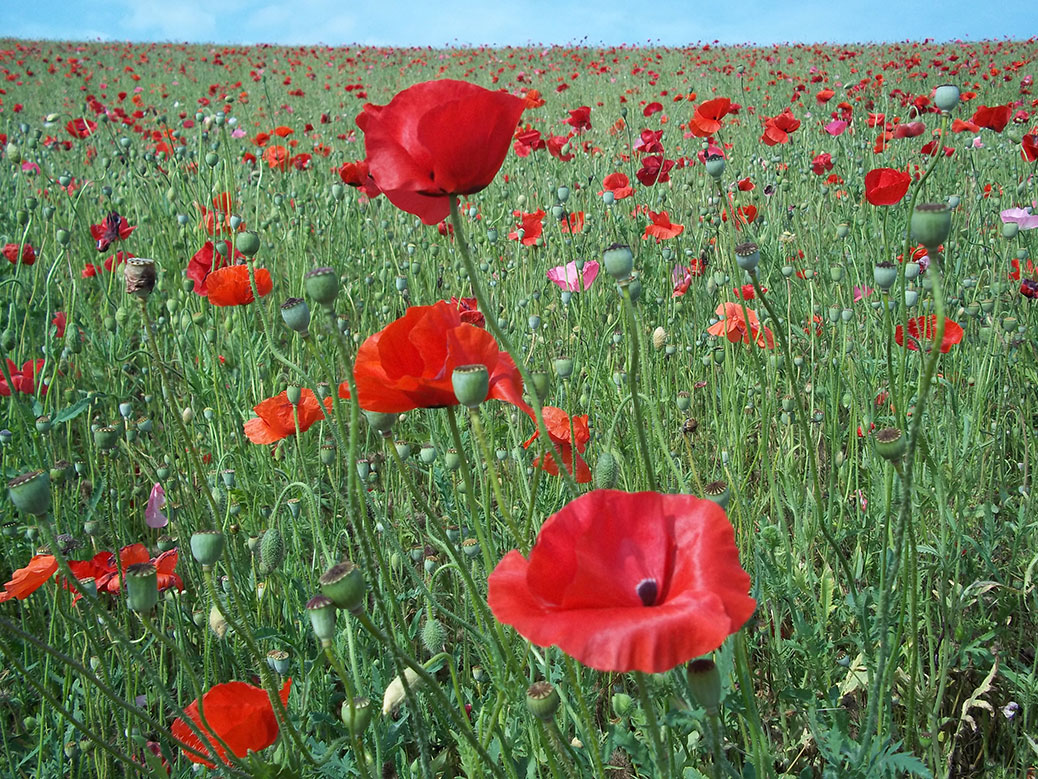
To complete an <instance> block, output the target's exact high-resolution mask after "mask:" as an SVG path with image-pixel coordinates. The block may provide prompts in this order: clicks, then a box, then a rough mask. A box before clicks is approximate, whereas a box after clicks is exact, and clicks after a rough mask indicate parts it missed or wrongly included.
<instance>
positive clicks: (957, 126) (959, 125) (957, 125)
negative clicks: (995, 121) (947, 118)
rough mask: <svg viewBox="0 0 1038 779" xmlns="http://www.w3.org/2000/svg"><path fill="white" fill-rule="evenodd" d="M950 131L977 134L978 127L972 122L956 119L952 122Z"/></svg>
mask: <svg viewBox="0 0 1038 779" xmlns="http://www.w3.org/2000/svg"><path fill="white" fill-rule="evenodd" d="M951 131H952V132H953V133H965V132H970V133H979V132H980V126H979V125H976V124H974V123H973V122H968V121H963V120H962V119H956V120H955V121H953V122H952V126H951Z"/></svg>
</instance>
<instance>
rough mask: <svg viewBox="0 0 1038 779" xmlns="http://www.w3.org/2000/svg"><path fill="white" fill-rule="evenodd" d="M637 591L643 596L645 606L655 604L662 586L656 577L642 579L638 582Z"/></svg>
mask: <svg viewBox="0 0 1038 779" xmlns="http://www.w3.org/2000/svg"><path fill="white" fill-rule="evenodd" d="M636 592H637V593H638V597H639V598H641V601H642V605H643V606H655V605H656V598H657V596H658V595H659V592H660V588H659V585H658V584H656V580H655V579H642V580H641V581H640V582H638V587H637V588H636Z"/></svg>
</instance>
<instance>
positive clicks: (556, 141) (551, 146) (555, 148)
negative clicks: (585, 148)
mask: <svg viewBox="0 0 1038 779" xmlns="http://www.w3.org/2000/svg"><path fill="white" fill-rule="evenodd" d="M569 139H570V136H568V135H553V136H551V137H550V138H548V140H547V141H546V142H545V145H546V146H547V147H548V154H550V155H551V156H552V157H554V158H555V159H557V160H558V161H559V162H569V161H570V160H572V159H573V158H574V157H576V156H577V155H576V154H574V153H573V152H570V153H569V154H566V153H564V152H563V151H562V149H563V147H564V146H565V145H566V144H567V143H569Z"/></svg>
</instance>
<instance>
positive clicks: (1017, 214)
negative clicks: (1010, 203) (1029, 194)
mask: <svg viewBox="0 0 1038 779" xmlns="http://www.w3.org/2000/svg"><path fill="white" fill-rule="evenodd" d="M1000 216H1001V217H1002V221H1003V222H1004V223H1005V224H1009V223H1011V222H1012V223H1015V224H1017V225H1019V226H1020V229H1021V230H1033V229H1034V228H1035V227H1038V215H1036V214H1032V213H1031V209H1030V208H1007V209H1006V210H1005V211H1003V212H1002V213H1001V214H1000Z"/></svg>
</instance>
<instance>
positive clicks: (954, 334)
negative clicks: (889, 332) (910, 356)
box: [894, 314, 963, 354]
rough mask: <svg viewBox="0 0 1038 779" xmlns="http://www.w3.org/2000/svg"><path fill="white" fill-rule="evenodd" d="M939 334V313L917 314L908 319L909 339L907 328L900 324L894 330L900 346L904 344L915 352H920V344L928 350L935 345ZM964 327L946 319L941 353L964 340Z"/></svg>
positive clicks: (895, 338) (945, 352) (946, 351)
mask: <svg viewBox="0 0 1038 779" xmlns="http://www.w3.org/2000/svg"><path fill="white" fill-rule="evenodd" d="M935 335H937V315H936V314H930V316H917V317H915V318H913V319H909V320H908V340H907V341H906V340H905V329H904V327H903V326H902V325H898V326H897V328H896V329H895V330H894V340H895V341H897V344H898V346H903V347H905V348H906V349H909V350H911V351H913V352H918V351H919V347H920V345H922V346H923V347H924V348H925V349H926V351H930V349H931V348H932V346H933V339H934V336H935ZM962 336H963V331H962V328H961V327H960V326H959V325H958V324H957V323H955V322H953V321H951V320H950V319H946V320H944V337H943V338H942V339H941V354H947V353H948V350H949V349H951V348H952V346H954V345H955V344H957V343H959V341H961V340H962Z"/></svg>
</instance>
